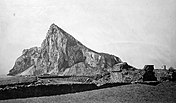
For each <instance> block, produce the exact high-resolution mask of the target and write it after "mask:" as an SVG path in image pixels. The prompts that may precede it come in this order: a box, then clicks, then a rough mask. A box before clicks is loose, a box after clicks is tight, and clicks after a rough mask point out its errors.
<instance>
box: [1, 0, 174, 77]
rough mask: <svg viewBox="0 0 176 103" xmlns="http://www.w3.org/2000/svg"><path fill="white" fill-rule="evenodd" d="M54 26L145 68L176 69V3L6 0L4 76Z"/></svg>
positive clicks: (3, 1) (164, 0)
mask: <svg viewBox="0 0 176 103" xmlns="http://www.w3.org/2000/svg"><path fill="white" fill-rule="evenodd" d="M52 23H55V24H56V25H58V26H59V27H60V28H62V29H63V30H65V31H66V32H68V33H69V34H71V35H72V36H74V37H75V38H76V39H77V40H79V41H80V42H82V43H83V44H84V45H86V46H87V47H88V48H91V49H93V50H95V51H97V52H105V53H109V54H113V55H116V56H118V57H120V58H121V59H122V60H123V61H125V62H127V63H128V64H130V65H132V66H134V67H137V68H139V69H140V68H143V67H144V65H146V64H154V65H155V68H161V66H162V65H167V67H170V66H173V67H176V55H175V53H176V48H175V44H176V29H175V27H176V1H175V0H0V74H7V73H8V71H9V70H10V69H12V67H13V66H14V63H15V61H16V59H17V58H18V57H19V56H20V55H21V54H22V50H23V49H27V48H31V47H34V46H40V45H41V43H42V41H43V40H44V39H45V36H46V33H47V31H48V29H49V27H50V25H51V24H52Z"/></svg>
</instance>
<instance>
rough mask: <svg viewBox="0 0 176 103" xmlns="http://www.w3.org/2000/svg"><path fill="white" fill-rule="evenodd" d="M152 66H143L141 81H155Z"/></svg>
mask: <svg viewBox="0 0 176 103" xmlns="http://www.w3.org/2000/svg"><path fill="white" fill-rule="evenodd" d="M153 70H154V65H145V66H144V71H145V73H144V75H143V81H157V78H156V77H155V72H154V71H153Z"/></svg>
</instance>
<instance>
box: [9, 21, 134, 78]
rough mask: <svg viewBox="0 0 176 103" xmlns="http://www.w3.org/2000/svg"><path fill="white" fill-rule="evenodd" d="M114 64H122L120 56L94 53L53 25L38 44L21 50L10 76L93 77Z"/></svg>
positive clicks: (101, 73)
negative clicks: (38, 45) (21, 52)
mask: <svg viewBox="0 0 176 103" xmlns="http://www.w3.org/2000/svg"><path fill="white" fill-rule="evenodd" d="M117 64H119V65H123V62H122V61H121V59H120V58H119V57H116V56H114V55H110V54H107V53H98V52H95V51H93V50H91V49H89V48H87V47H86V46H84V45H83V44H82V43H80V42H79V41H78V40H76V39H75V38H74V37H73V36H71V35H70V34H68V33H67V32H65V31H64V30H62V29H61V28H59V27H58V26H57V25H55V24H52V25H51V26H50V28H49V30H48V32H47V36H46V38H45V39H44V40H43V42H42V45H41V47H33V48H30V49H25V50H23V54H22V55H21V56H20V57H19V58H18V59H17V60H16V62H15V65H14V67H13V69H11V70H10V71H9V75H43V74H50V75H67V76H68V75H69V76H70V75H75V76H95V75H97V74H98V75H104V74H108V72H109V73H110V72H111V71H113V70H114V68H115V67H120V66H115V65H117ZM125 68H133V67H131V66H129V65H126V67H125ZM115 70H118V69H115Z"/></svg>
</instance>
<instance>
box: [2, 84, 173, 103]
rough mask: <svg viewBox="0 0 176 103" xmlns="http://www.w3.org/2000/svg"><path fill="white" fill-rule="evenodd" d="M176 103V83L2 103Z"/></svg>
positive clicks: (3, 102) (4, 102) (100, 90)
mask: <svg viewBox="0 0 176 103" xmlns="http://www.w3.org/2000/svg"><path fill="white" fill-rule="evenodd" d="M137 102H138V103H176V82H164V83H161V84H158V85H157V86H151V85H144V84H131V85H123V86H117V87H111V88H104V89H99V90H92V91H86V92H80V93H73V94H65V95H56V96H44V97H34V98H25V99H10V100H1V101H0V103H137Z"/></svg>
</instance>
